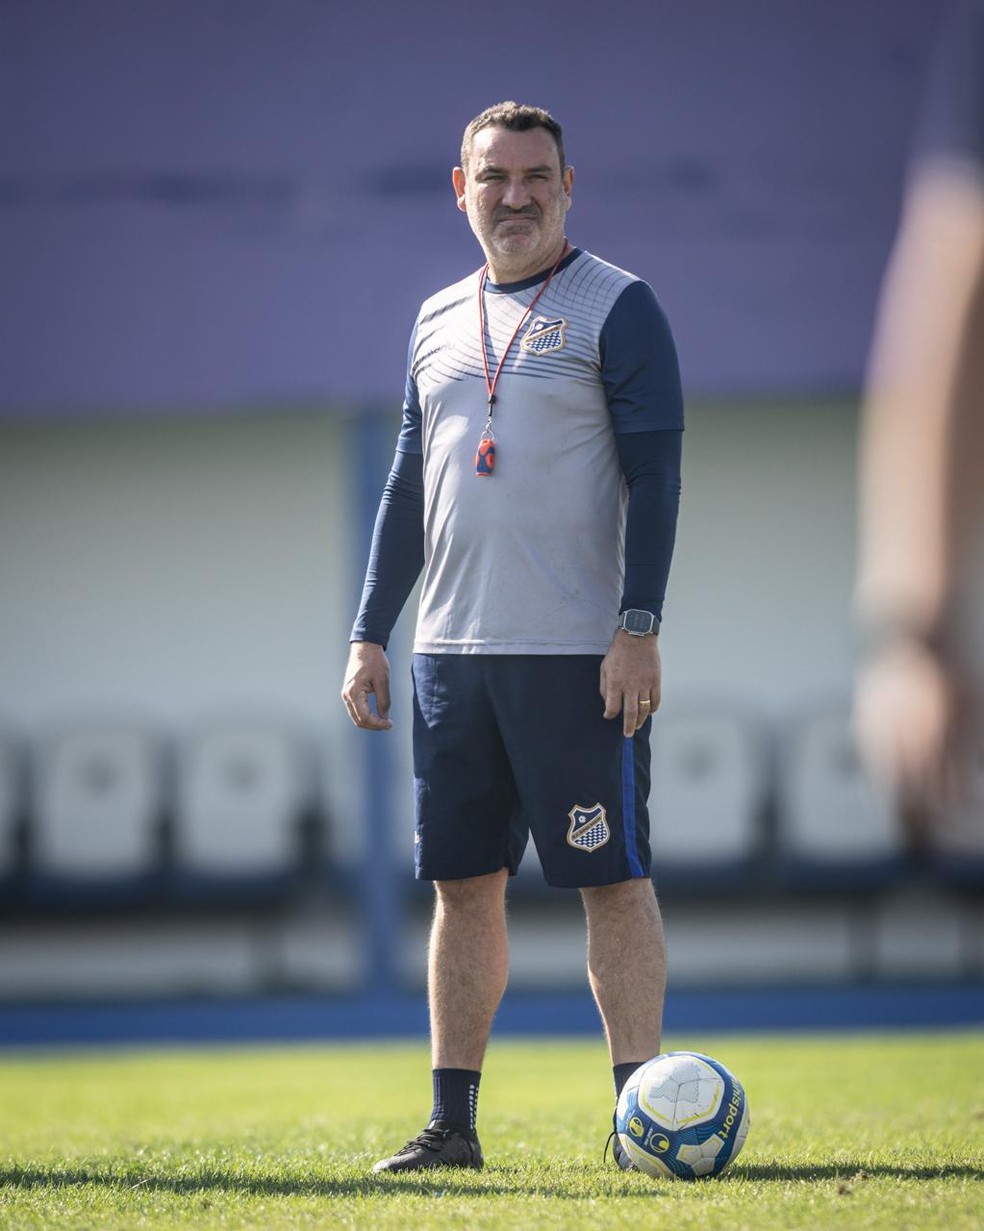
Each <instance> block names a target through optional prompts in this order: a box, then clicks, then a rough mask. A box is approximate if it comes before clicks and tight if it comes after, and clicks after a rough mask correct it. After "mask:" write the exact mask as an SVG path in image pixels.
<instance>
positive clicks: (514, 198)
mask: <svg viewBox="0 0 984 1231" xmlns="http://www.w3.org/2000/svg"><path fill="white" fill-rule="evenodd" d="M529 203H530V190H529V187H528V186H527V184H526V181H525V180H524V179H523V178H522V177H517V178H516V179H511V180H509V181H507V183H506V189H505V192H503V194H502V204H503V205H506V206H508V207H509V209H522V208H523V207H524V206H526V205H529Z"/></svg>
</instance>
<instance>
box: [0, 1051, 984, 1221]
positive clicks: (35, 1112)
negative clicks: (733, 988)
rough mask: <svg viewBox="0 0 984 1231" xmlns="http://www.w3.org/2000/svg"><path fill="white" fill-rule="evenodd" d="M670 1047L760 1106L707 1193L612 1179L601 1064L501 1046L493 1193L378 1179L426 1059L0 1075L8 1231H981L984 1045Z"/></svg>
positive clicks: (491, 1123)
mask: <svg viewBox="0 0 984 1231" xmlns="http://www.w3.org/2000/svg"><path fill="white" fill-rule="evenodd" d="M666 1045H667V1047H668V1048H670V1047H688V1048H695V1049H697V1050H702V1051H707V1052H709V1053H710V1054H712V1055H715V1056H717V1057H718V1058H719V1059H721V1060H722V1061H724V1063H725V1064H727V1065H729V1066H730V1067H731V1068H733V1069H734V1071H735V1072H736V1074H737V1075H738V1076H739V1077H740V1078H741V1079H742V1081H743V1082H744V1084H745V1087H746V1089H747V1091H748V1098H749V1105H750V1108H751V1116H752V1127H751V1131H750V1133H749V1137H748V1142H747V1144H746V1146H745V1149H744V1151H743V1153H742V1154H741V1156H740V1157H739V1159H738V1160H737V1162H736V1163H735V1164H734V1165H733V1166H732V1168H731V1169H730V1170H729V1171H728V1172H726V1173H725V1175H724V1176H722V1177H721V1178H719V1179H717V1180H710V1181H704V1182H698V1183H695V1184H686V1183H681V1182H675V1181H669V1180H664V1181H655V1180H651V1179H649V1178H647V1177H646V1176H644V1175H641V1174H638V1173H630V1174H625V1173H622V1172H620V1171H618V1170H617V1169H615V1168H614V1167H613V1165H612V1163H611V1160H610V1158H609V1161H608V1162H607V1163H603V1161H602V1150H603V1146H604V1141H605V1137H606V1133H607V1129H608V1122H609V1119H610V1116H611V1107H612V1097H611V1093H610V1077H609V1074H608V1071H607V1069H606V1064H605V1057H604V1054H603V1050H602V1046H601V1044H600V1043H594V1042H571V1041H569V1040H565V1041H552V1040H536V1041H511V1040H510V1041H504V1042H496V1043H494V1044H493V1048H492V1050H491V1051H490V1054H489V1057H488V1061H487V1064H486V1069H485V1077H484V1078H483V1090H482V1099H481V1110H480V1117H479V1129H480V1133H481V1137H482V1144H483V1148H484V1150H485V1154H486V1159H487V1165H486V1168H485V1170H484V1171H482V1172H470V1171H469V1172H460V1171H442V1172H431V1173H425V1174H423V1175H420V1174H418V1175H416V1176H414V1175H407V1176H381V1177H373V1176H371V1175H370V1174H369V1167H370V1165H371V1163H372V1161H373V1160H374V1159H375V1158H376V1157H378V1156H379V1155H381V1154H384V1153H389V1152H390V1151H391V1149H392V1148H394V1147H395V1146H398V1145H401V1144H402V1143H403V1141H404V1140H405V1139H406V1138H407V1137H408V1136H410V1135H411V1134H412V1133H413V1132H416V1131H417V1129H418V1128H419V1127H420V1126H421V1123H422V1118H423V1116H424V1115H425V1113H426V1110H427V1107H429V1099H430V1075H429V1063H428V1059H427V1053H426V1050H425V1048H424V1046H423V1045H422V1044H404V1045H394V1044H387V1045H372V1046H363V1045H359V1046H355V1045H337V1046H327V1045H326V1046H319V1047H300V1046H294V1047H289V1048H288V1047H283V1048H268V1049H259V1048H252V1049H248V1050H246V1049H226V1048H223V1049H221V1050H219V1049H214V1050H209V1049H205V1048H199V1049H196V1050H187V1051H178V1050H155V1051H140V1052H100V1053H84V1054H78V1053H77V1054H74V1055H60V1056H57V1057H51V1056H41V1055H36V1054H35V1055H23V1054H22V1055H18V1056H12V1055H8V1056H5V1057H0V1091H2V1100H0V1227H3V1228H28V1227H30V1228H45V1229H46V1231H47V1229H48V1228H56V1227H57V1228H75V1227H77V1228H120V1229H124V1228H125V1229H126V1231H134V1229H136V1228H177V1227H183V1228H184V1227H189V1228H213V1227H215V1228H219V1227H221V1228H239V1227H253V1228H271V1229H274V1228H286V1227H318V1228H335V1227H356V1228H373V1229H374V1231H375V1229H380V1231H383V1229H387V1228H393V1229H396V1228H400V1229H405V1228H418V1227H419V1228H427V1229H428V1231H432V1229H434V1231H443V1229H445V1228H462V1229H467V1231H470V1229H472V1228H494V1229H495V1231H506V1229H511V1228H536V1231H547V1229H548V1228H558V1229H563V1231H580V1229H582V1228H583V1229H584V1231H589V1229H590V1231H605V1229H607V1228H632V1229H633V1231H636V1229H639V1228H647V1227H654V1228H655V1227H660V1228H664V1227H665V1228H667V1229H669V1231H713V1229H714V1228H718V1227H720V1228H728V1231H743V1229H745V1228H747V1229H748V1231H770V1229H771V1228H804V1229H807V1228H809V1229H810V1231H817V1229H820V1231H825V1229H827V1228H845V1231H846V1229H848V1228H850V1229H851V1231H859V1229H864V1231H867V1229H868V1228H872V1229H878V1228H884V1229H885V1231H900V1229H902V1228H913V1229H916V1228H918V1229H919V1231H926V1229H932V1228H946V1229H947V1231H963V1229H966V1231H971V1229H973V1231H979V1229H980V1228H981V1227H982V1226H984V1033H967V1032H964V1033H952V1034H951V1033H940V1034H927V1035H919V1036H915V1035H908V1034H906V1035H887V1036H873V1035H859V1036H851V1037H843V1036H836V1035H832V1036H830V1037H823V1038H821V1037H811V1038H799V1037H784V1038H772V1037H757V1038H750V1037H734V1038H729V1037H724V1036H714V1037H700V1038H687V1039H686V1040H684V1039H680V1038H672V1039H667V1040H666Z"/></svg>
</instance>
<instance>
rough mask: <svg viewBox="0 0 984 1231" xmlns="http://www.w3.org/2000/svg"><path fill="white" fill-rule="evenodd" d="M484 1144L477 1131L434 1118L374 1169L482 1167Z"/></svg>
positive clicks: (413, 1169)
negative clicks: (482, 1144)
mask: <svg viewBox="0 0 984 1231" xmlns="http://www.w3.org/2000/svg"><path fill="white" fill-rule="evenodd" d="M484 1164H485V1159H484V1158H483V1157H482V1147H481V1146H480V1145H479V1144H478V1138H477V1137H476V1136H475V1134H474V1133H468V1132H466V1131H465V1130H464V1129H462V1128H459V1127H458V1126H457V1124H452V1123H450V1121H448V1120H432V1121H431V1122H430V1124H428V1125H427V1127H426V1128H425V1129H424V1131H423V1132H422V1133H420V1135H419V1136H417V1137H414V1139H413V1141H408V1142H407V1144H406V1145H405V1146H404V1147H403V1149H402V1150H397V1152H396V1153H395V1154H393V1155H391V1156H390V1157H389V1158H381V1159H380V1160H379V1162H378V1163H376V1164H375V1166H374V1167H373V1171H374V1172H377V1171H419V1170H420V1169H421V1168H423V1167H482V1166H484Z"/></svg>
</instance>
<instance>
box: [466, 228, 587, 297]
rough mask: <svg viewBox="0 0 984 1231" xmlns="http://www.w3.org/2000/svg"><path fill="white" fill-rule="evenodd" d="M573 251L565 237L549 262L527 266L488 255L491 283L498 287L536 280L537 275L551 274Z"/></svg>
mask: <svg viewBox="0 0 984 1231" xmlns="http://www.w3.org/2000/svg"><path fill="white" fill-rule="evenodd" d="M572 251H573V248H572V246H571V245H570V244H569V243H568V242H567V236H566V235H565V236H564V238H563V240H562V241H561V244H560V247H559V248H558V249H556V250H555V252H554V254H553V256H551V257H550V259H549V260H548V261H533V262H532V263H527V264H520V263H518V262H517V263H515V264H514V263H513V262H511V261H510V260H509V258H508V257H506V258H505V260H503V259H501V258H500V257H497V256H494V255H490V254H489V253H486V254H485V256H486V259H487V260H488V263H489V281H490V282H494V283H496V285H497V286H501V285H503V284H504V283H505V284H508V283H510V282H525V281H526V279H527V278H535V277H536V275H537V274H545V273H549V272H550V270H551V269H553V267H554V266H555V265H558V264H559V263H560V261H561V260H562V259H563V258H564V257H565V256H566V255H567V253H568V252H572Z"/></svg>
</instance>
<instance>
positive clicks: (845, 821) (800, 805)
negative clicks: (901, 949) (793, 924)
mask: <svg viewBox="0 0 984 1231" xmlns="http://www.w3.org/2000/svg"><path fill="white" fill-rule="evenodd" d="M782 753H783V755H782V757H781V761H780V766H779V811H778V818H777V821H778V852H777V854H778V864H779V874H780V880H781V883H782V884H784V885H785V886H786V887H787V888H815V889H828V890H844V891H851V890H866V889H879V888H884V887H887V886H889V885H891V884H892V883H893V882H894V881H895V880H896V879H897V878H898V877H899V875H900V873H901V872H902V871H903V869H904V867H905V864H906V859H905V847H904V842H903V835H902V830H901V827H900V825H899V823H898V819H897V817H896V816H895V814H894V812H893V810H892V808H891V807H890V805H889V801H888V800H887V798H886V797H885V796H884V795H882V794H881V793H880V792H878V791H877V790H876V788H875V786H874V785H873V784H872V783H871V781H870V780H869V779H868V777H867V775H866V774H865V772H864V769H863V767H862V765H861V762H860V760H859V758H858V755H857V751H856V748H855V743H854V735H853V732H852V729H851V718H850V713H849V711H848V709H847V707H844V708H843V709H839V708H838V709H825V710H818V711H815V712H813V713H810V714H808V715H806V716H804V717H802V718H801V719H800V720H798V721H797V722H795V723H793V724H792V726H791V728H790V730H789V732H788V734H787V736H786V738H785V740H784V741H783V745H782Z"/></svg>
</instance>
